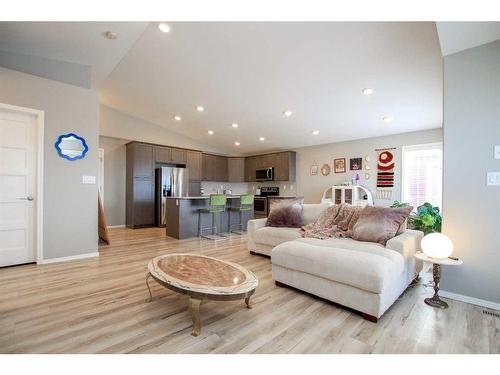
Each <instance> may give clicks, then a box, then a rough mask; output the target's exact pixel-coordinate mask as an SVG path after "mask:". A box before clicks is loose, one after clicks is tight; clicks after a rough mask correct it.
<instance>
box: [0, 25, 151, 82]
mask: <svg viewBox="0 0 500 375" xmlns="http://www.w3.org/2000/svg"><path fill="white" fill-rule="evenodd" d="M147 26H148V22H0V50H4V51H9V52H17V53H23V54H27V55H34V56H41V57H45V58H49V59H55V60H61V61H66V62H72V63H78V64H83V65H89V66H91V67H92V86H93V87H95V88H98V87H99V86H100V84H102V82H103V81H104V80H105V79H106V78H107V77H108V76H109V74H110V73H111V72H112V70H113V69H114V68H115V66H116V65H117V64H118V63H119V62H120V60H121V59H122V58H123V56H124V55H125V54H126V53H127V52H128V51H129V50H130V48H131V47H132V46H133V44H134V43H135V42H136V41H137V39H138V38H139V37H140V35H141V34H142V33H143V32H144V30H145V28H146V27H147ZM110 30H112V31H115V32H116V33H117V34H118V36H119V38H118V39H116V40H113V41H111V40H109V39H106V38H104V37H103V33H105V32H106V31H110Z"/></svg>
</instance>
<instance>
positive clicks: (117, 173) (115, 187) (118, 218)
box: [99, 137, 129, 226]
mask: <svg viewBox="0 0 500 375" xmlns="http://www.w3.org/2000/svg"><path fill="white" fill-rule="evenodd" d="M128 142H129V141H128V140H124V139H117V138H109V137H99V148H102V149H104V216H105V218H106V224H107V225H108V226H113V225H125V204H126V196H125V183H126V167H127V162H126V155H127V152H126V151H127V150H126V147H125V144H127V143H128Z"/></svg>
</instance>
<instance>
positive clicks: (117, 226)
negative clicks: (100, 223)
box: [107, 224, 125, 229]
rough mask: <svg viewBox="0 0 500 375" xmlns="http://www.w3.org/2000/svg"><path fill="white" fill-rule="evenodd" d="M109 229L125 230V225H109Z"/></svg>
mask: <svg viewBox="0 0 500 375" xmlns="http://www.w3.org/2000/svg"><path fill="white" fill-rule="evenodd" d="M107 228H108V229H113V228H125V224H123V225H108V226H107Z"/></svg>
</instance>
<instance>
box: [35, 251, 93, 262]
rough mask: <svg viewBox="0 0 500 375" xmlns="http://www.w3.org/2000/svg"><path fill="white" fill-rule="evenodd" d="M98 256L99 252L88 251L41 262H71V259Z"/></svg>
mask: <svg viewBox="0 0 500 375" xmlns="http://www.w3.org/2000/svg"><path fill="white" fill-rule="evenodd" d="M98 256H99V252H95V253H86V254H78V255H71V256H69V257H60V258H50V259H43V260H42V261H41V262H39V263H40V264H49V263H59V262H69V261H72V260H79V259H85V258H93V257H98Z"/></svg>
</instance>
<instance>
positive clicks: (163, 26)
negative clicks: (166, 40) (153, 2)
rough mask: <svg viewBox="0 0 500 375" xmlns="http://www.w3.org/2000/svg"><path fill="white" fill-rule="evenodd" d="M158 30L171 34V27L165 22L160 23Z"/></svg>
mask: <svg viewBox="0 0 500 375" xmlns="http://www.w3.org/2000/svg"><path fill="white" fill-rule="evenodd" d="M158 28H159V29H160V31H161V32H163V33H169V32H170V26H169V25H168V24H167V23H165V22H161V23H159V24H158Z"/></svg>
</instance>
